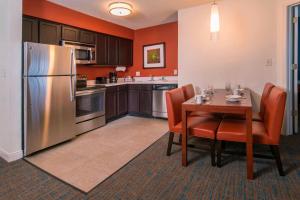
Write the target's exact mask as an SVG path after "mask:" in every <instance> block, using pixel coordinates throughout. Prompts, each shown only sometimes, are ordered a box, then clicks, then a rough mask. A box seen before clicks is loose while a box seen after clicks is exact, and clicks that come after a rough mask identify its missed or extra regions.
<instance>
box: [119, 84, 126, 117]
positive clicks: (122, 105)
mask: <svg viewBox="0 0 300 200" xmlns="http://www.w3.org/2000/svg"><path fill="white" fill-rule="evenodd" d="M119 88H120V89H119V91H118V98H117V99H118V101H117V102H118V103H117V104H118V116H120V115H125V114H127V112H128V105H127V100H128V97H127V93H128V91H127V87H126V86H120V87H119Z"/></svg>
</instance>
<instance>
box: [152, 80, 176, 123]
mask: <svg viewBox="0 0 300 200" xmlns="http://www.w3.org/2000/svg"><path fill="white" fill-rule="evenodd" d="M177 87H178V85H177V84H155V85H153V90H152V91H153V93H152V96H153V104H152V116H153V117H158V118H168V114H167V105H166V92H167V91H168V90H172V89H175V88H177Z"/></svg>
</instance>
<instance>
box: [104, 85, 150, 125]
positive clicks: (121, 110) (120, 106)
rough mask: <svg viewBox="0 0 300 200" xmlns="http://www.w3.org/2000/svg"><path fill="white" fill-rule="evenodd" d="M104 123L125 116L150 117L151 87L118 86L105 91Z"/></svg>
mask: <svg viewBox="0 0 300 200" xmlns="http://www.w3.org/2000/svg"><path fill="white" fill-rule="evenodd" d="M105 102H106V103H105V112H106V114H105V117H106V122H109V121H112V120H114V119H118V118H120V117H122V116H124V115H126V114H130V115H135V116H144V117H152V85H119V86H111V87H107V89H106V99H105Z"/></svg>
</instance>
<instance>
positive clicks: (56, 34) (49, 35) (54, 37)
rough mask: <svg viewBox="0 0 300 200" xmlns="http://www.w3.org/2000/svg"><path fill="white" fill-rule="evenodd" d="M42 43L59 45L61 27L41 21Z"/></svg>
mask: <svg viewBox="0 0 300 200" xmlns="http://www.w3.org/2000/svg"><path fill="white" fill-rule="evenodd" d="M39 30H40V31H39V33H40V34H39V36H40V37H39V38H40V43H44V44H55V45H59V43H60V41H61V25H59V24H55V23H50V22H44V21H40V27H39Z"/></svg>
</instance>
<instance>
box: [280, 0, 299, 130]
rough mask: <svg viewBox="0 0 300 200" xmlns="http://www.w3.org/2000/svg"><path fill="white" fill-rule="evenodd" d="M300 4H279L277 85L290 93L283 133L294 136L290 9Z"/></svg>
mask: <svg viewBox="0 0 300 200" xmlns="http://www.w3.org/2000/svg"><path fill="white" fill-rule="evenodd" d="M298 4H300V0H282V1H280V2H277V17H278V19H277V22H278V24H277V60H276V61H277V66H276V71H277V72H276V74H277V85H280V86H281V87H283V88H285V89H286V90H287V93H288V97H287V104H286V113H285V114H286V117H285V118H286V120H285V124H284V128H283V130H282V133H283V134H284V135H293V121H292V120H293V118H292V115H291V114H292V106H293V105H292V101H291V100H292V96H291V90H290V82H289V81H290V77H289V70H290V63H291V62H290V61H291V58H290V55H291V54H290V48H289V47H290V46H291V45H290V42H291V41H290V40H289V38H291V37H290V35H289V29H288V28H289V26H288V25H289V9H290V8H291V7H292V6H295V5H298Z"/></svg>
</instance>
